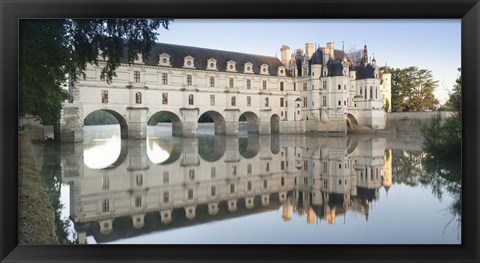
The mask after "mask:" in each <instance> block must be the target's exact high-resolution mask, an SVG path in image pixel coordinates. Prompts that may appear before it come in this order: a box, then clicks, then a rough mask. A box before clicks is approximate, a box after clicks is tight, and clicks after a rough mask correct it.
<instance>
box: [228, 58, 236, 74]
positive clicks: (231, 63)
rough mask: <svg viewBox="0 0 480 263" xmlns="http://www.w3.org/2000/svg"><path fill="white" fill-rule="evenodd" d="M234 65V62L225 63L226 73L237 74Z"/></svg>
mask: <svg viewBox="0 0 480 263" xmlns="http://www.w3.org/2000/svg"><path fill="white" fill-rule="evenodd" d="M236 64H237V62H235V61H234V60H229V61H227V71H230V72H237V67H236Z"/></svg>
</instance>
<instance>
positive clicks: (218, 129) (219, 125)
mask: <svg viewBox="0 0 480 263" xmlns="http://www.w3.org/2000/svg"><path fill="white" fill-rule="evenodd" d="M208 121H213V123H214V133H215V135H220V134H225V133H226V129H227V126H226V123H225V118H224V117H223V115H222V114H221V113H219V112H218V111H214V110H207V111H205V112H203V113H202V114H200V115H199V117H198V122H208Z"/></svg>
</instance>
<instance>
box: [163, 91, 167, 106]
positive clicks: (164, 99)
mask: <svg viewBox="0 0 480 263" xmlns="http://www.w3.org/2000/svg"><path fill="white" fill-rule="evenodd" d="M162 104H163V105H167V104H168V93H162Z"/></svg>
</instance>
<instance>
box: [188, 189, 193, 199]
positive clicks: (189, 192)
mask: <svg viewBox="0 0 480 263" xmlns="http://www.w3.org/2000/svg"><path fill="white" fill-rule="evenodd" d="M188 199H190V200H191V199H193V189H188Z"/></svg>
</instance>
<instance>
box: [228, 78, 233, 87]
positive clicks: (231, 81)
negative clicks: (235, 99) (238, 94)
mask: <svg viewBox="0 0 480 263" xmlns="http://www.w3.org/2000/svg"><path fill="white" fill-rule="evenodd" d="M229 85H230V88H233V78H230V84H229Z"/></svg>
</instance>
